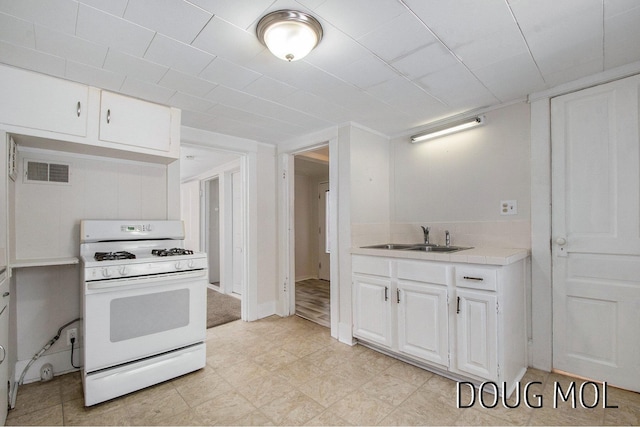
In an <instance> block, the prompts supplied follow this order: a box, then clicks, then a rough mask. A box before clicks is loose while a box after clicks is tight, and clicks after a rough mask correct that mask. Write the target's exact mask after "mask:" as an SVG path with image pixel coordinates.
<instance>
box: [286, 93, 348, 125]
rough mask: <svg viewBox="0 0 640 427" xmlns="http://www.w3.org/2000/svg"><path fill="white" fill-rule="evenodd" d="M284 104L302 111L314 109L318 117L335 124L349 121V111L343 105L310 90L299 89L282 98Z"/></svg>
mask: <svg viewBox="0 0 640 427" xmlns="http://www.w3.org/2000/svg"><path fill="white" fill-rule="evenodd" d="M282 104H283V105H286V106H287V107H291V108H295V109H296V110H301V111H305V110H308V111H313V114H314V115H315V116H316V117H319V118H321V119H323V120H326V121H328V122H331V123H333V124H338V123H343V122H346V121H349V117H350V114H349V111H347V110H346V109H345V108H343V107H342V106H341V105H339V104H336V103H334V102H331V101H328V100H326V99H323V98H320V97H319V96H317V95H314V94H312V93H310V92H307V91H303V90H299V91H297V92H295V93H292V94H291V95H289V96H287V97H286V98H285V99H283V100H282Z"/></svg>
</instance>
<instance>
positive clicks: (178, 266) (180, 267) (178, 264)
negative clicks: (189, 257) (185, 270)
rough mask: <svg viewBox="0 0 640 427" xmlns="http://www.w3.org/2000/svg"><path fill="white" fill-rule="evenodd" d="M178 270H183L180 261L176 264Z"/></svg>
mask: <svg viewBox="0 0 640 427" xmlns="http://www.w3.org/2000/svg"><path fill="white" fill-rule="evenodd" d="M176 270H182V263H181V262H180V261H178V262H176Z"/></svg>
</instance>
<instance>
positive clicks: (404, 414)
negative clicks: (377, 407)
mask: <svg viewBox="0 0 640 427" xmlns="http://www.w3.org/2000/svg"><path fill="white" fill-rule="evenodd" d="M433 397H434V399H433V400H432V401H426V402H417V401H412V400H411V398H410V399H408V400H407V401H405V402H404V403H402V404H401V405H400V406H398V407H397V408H396V409H395V410H394V411H393V412H392V413H391V414H389V415H388V416H387V417H386V418H384V419H383V420H382V422H381V423H380V424H383V425H453V424H454V423H455V422H456V420H457V419H458V418H459V417H460V416H461V415H462V414H461V412H460V411H461V410H460V409H456V408H454V407H452V406H450V405H447V404H445V403H442V402H440V401H438V397H439V395H438V394H433Z"/></svg>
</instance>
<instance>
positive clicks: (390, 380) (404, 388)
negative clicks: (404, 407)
mask: <svg viewBox="0 0 640 427" xmlns="http://www.w3.org/2000/svg"><path fill="white" fill-rule="evenodd" d="M361 389H362V390H363V391H364V392H365V393H367V394H370V395H371V396H373V397H375V398H377V399H379V400H381V401H383V402H386V403H389V404H390V405H393V406H398V405H399V404H401V403H402V402H404V401H405V400H407V398H408V397H409V396H410V395H411V394H412V393H413V392H414V391H416V390H417V389H418V387H416V386H414V385H412V384H409V383H408V382H406V381H404V380H401V379H400V378H398V377H394V376H392V375H391V374H388V373H382V374H380V375H376V376H375V377H374V378H373V379H372V380H371V381H369V382H368V383H366V384H365V385H363V386H362V388H361Z"/></svg>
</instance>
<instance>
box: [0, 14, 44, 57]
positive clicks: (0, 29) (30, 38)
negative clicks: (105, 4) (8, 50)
mask: <svg viewBox="0 0 640 427" xmlns="http://www.w3.org/2000/svg"><path fill="white" fill-rule="evenodd" d="M0 40H3V41H5V42H8V43H11V44H14V45H17V46H22V47H27V48H30V49H35V47H36V37H35V31H34V26H33V23H31V22H28V21H25V20H23V19H20V18H16V17H15V16H11V15H7V14H5V13H0Z"/></svg>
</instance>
